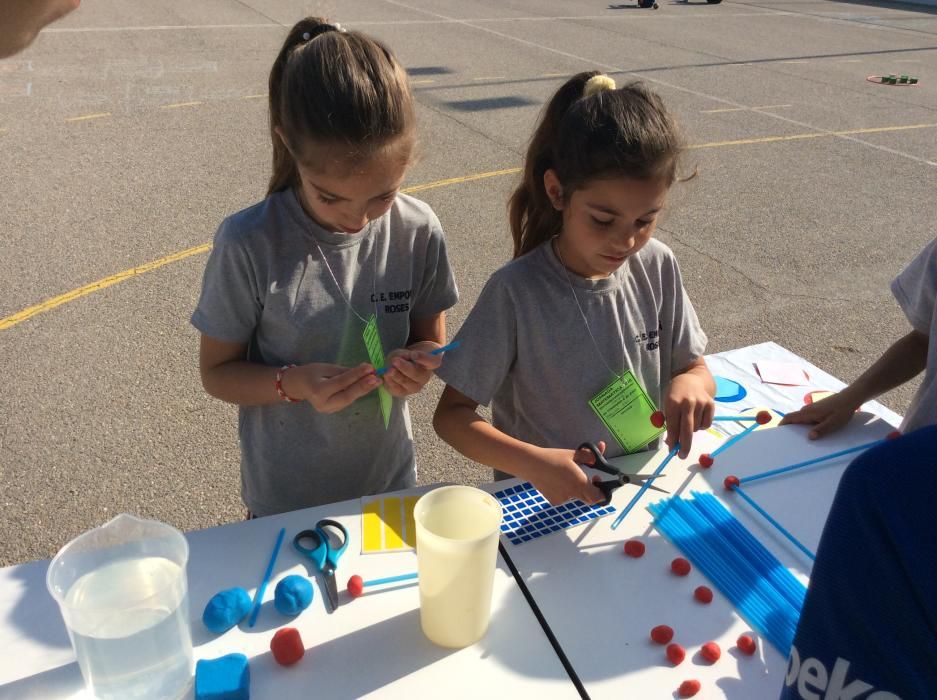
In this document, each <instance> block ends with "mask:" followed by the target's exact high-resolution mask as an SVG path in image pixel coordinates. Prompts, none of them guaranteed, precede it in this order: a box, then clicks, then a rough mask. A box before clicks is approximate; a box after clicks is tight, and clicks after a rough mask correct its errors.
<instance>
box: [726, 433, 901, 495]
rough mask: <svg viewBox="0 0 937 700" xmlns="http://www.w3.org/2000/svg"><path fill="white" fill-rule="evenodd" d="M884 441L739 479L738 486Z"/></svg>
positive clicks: (869, 443) (864, 448) (857, 450)
mask: <svg viewBox="0 0 937 700" xmlns="http://www.w3.org/2000/svg"><path fill="white" fill-rule="evenodd" d="M883 442H885V440H875V441H874V442H867V443H865V444H864V445H858V446H856V447H850V448H849V449H846V450H840V451H839V452H834V453H832V454H828V455H826V456H825V457H815V458H814V459H808V460H805V461H803V462H797V463H796V464H791V465H789V466H787V467H780V468H778V469H772V470H771V471H767V472H762V473H761V474H755V475H754V476H746V477H745V478H744V479H739V483H740V484H747V483H751V482H752V481H758V480H759V479H767V478H768V477H769V476H777V475H778V474H784V473H785V472H790V471H794V470H795V469H800V468H802V467H809V466H811V465H813V464H819V463H820V462H826V461H827V460H831V459H836V458H837V457H842V456H843V455H848V454H851V453H853V452H861V451H862V450H866V449H868V448H870V447H875V446H876V445H881V444H882V443H883Z"/></svg>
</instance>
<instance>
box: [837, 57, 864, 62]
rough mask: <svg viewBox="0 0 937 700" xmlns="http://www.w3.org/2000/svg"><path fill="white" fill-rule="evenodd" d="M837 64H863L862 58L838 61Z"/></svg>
mask: <svg viewBox="0 0 937 700" xmlns="http://www.w3.org/2000/svg"><path fill="white" fill-rule="evenodd" d="M837 63H862V59H861V58H843V59H840V60H839V61H837Z"/></svg>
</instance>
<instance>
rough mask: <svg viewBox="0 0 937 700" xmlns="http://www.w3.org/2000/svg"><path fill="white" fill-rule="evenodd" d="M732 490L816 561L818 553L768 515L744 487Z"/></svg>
mask: <svg viewBox="0 0 937 700" xmlns="http://www.w3.org/2000/svg"><path fill="white" fill-rule="evenodd" d="M732 491H734V492H735V493H737V494H738V495H739V496H741V497H742V498H744V499H745V500H746V501H748V505H750V506H751V507H752V508H754V509H755V510H756V511H758V512H759V513H761V516H762V517H763V518H764V519H765V520H767V521H768V522H769V523H771V524H772V525H774V527H775V528H777V530H778V532H780V533H781V534H782V535H784V536H785V537H786V538H787V539H788V540H790V541H791V544H793V545H794V546H795V547H797V549H799V550H800V551H801V552H803V553H804V554H806V555H807V556H808V557H810V560H811V561H816V559H817V557H816V555H815V554H814V553H813V552H811V551H810V550H809V549H807V548H806V547H804V545H802V544H801V543H800V540H798V539H797V538H796V537H794V536H793V535H792V534H791V533H790V532H788V531H787V530H786V529H785V527H784V526H783V525H781V523H779V522H778V521H777V520H775V519H774V518H772V517H771V516H770V515H768V511H766V510H765V509H764V508H762V507H761V506H760V505H758V504H757V503H755V500H754V499H753V498H752V497H751V496H749V495H748V494H747V493H745V492H744V491H743V490H742V488H741V487H740V486H736V487H735V488H733V489H732Z"/></svg>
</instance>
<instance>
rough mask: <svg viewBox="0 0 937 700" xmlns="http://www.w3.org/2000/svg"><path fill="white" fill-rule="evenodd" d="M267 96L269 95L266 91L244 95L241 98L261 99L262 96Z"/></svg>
mask: <svg viewBox="0 0 937 700" xmlns="http://www.w3.org/2000/svg"><path fill="white" fill-rule="evenodd" d="M266 96H267V93H265V92H264V93H262V94H260V95H244V96H243V97H241V99H242V100H259V99H261V98H262V97H266Z"/></svg>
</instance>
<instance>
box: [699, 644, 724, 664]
mask: <svg viewBox="0 0 937 700" xmlns="http://www.w3.org/2000/svg"><path fill="white" fill-rule="evenodd" d="M700 654H701V655H702V656H703V658H704V659H706V660H707V661H708V662H709V663H711V664H714V663H716V662H717V661H718V660H719V657H720V656H722V649H720V648H719V645H718V644H716V643H715V642H706V643H705V644H704V645H703V648H702V649H700Z"/></svg>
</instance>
